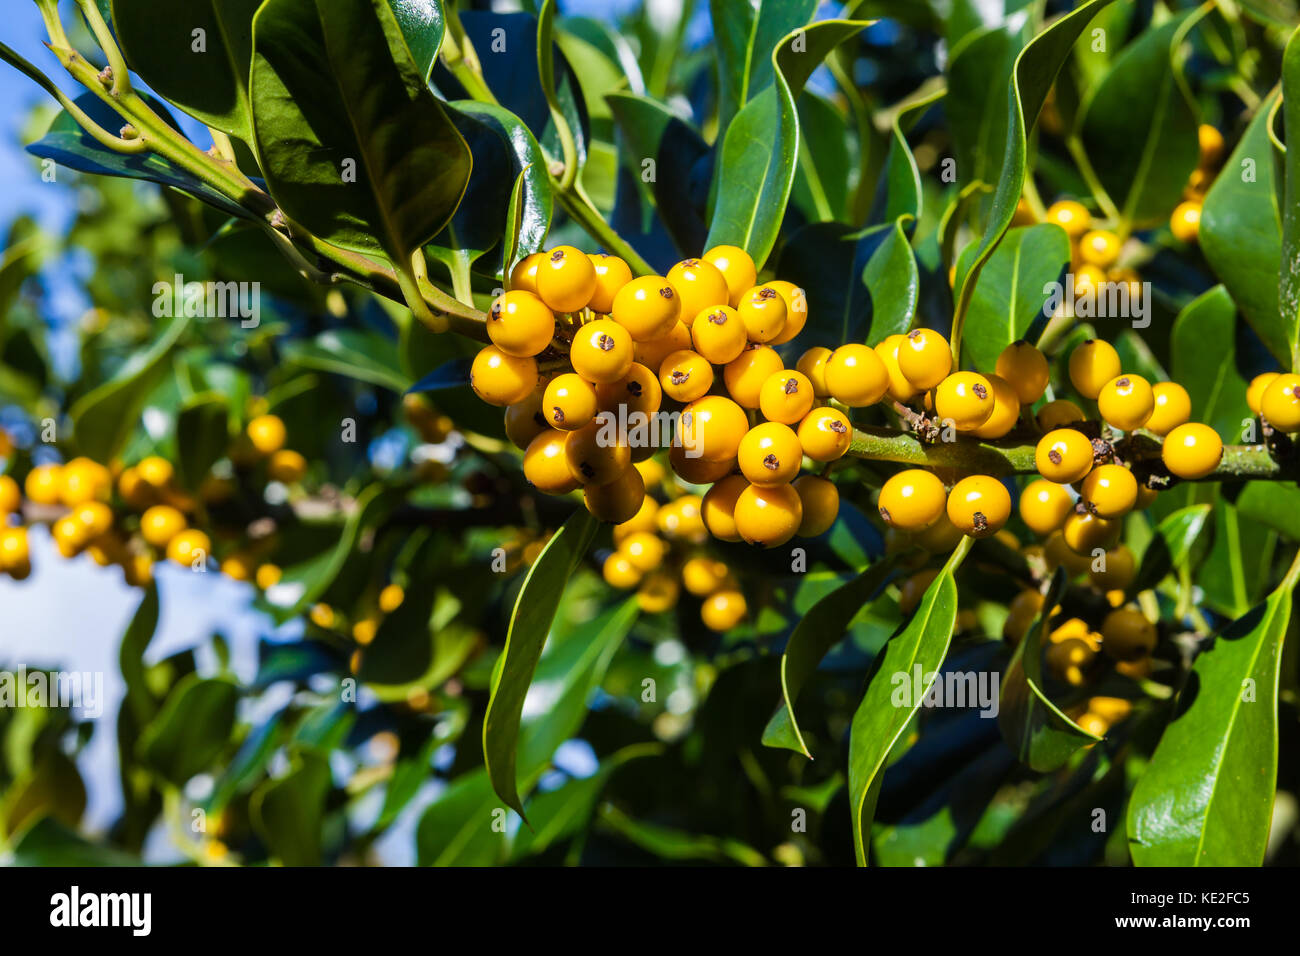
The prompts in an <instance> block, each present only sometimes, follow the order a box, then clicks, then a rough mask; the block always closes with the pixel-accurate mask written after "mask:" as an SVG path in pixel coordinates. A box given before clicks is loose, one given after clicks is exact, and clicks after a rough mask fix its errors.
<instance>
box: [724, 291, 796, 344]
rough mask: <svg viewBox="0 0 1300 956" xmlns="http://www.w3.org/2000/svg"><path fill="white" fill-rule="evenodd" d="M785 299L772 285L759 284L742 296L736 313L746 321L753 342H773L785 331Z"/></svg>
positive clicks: (746, 331)
mask: <svg viewBox="0 0 1300 956" xmlns="http://www.w3.org/2000/svg"><path fill="white" fill-rule="evenodd" d="M786 312H787V310H786V307H785V299H783V298H781V293H779V292H777V291H776V289H773V288H772V287H771V286H759V287H758V288H756V289H751V290H750V291H748V292H746V293H745V294H744V295H742V296H741V297H740V301H739V302H738V303H737V304H736V314H737V315H739V316H740V320H741V321H742V322H744V323H745V334H746V335H747V336H748V337H749V340H750V341H751V342H771V341H773V340H775V339H776V338H777V337H778V336H780V335H781V333H782V332H784V331H785V319H786Z"/></svg>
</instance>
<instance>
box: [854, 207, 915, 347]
mask: <svg viewBox="0 0 1300 956" xmlns="http://www.w3.org/2000/svg"><path fill="white" fill-rule="evenodd" d="M885 228H886V230H887V231H886V235H885V240H884V242H882V243H881V244H880V245H879V246H878V247H877V248H876V251H875V252H873V253H872V254H871V258H870V259H868V260H867V264H866V266H865V267H864V268H863V270H862V284H863V285H865V286H866V287H867V292H868V294H869V295H870V296H871V330H870V332H868V334H867V338H866V342H867V344H868V345H875V344H876V343H877V342H881V341H883V340H884V339H887V338H888V337H889V336H891V335H895V334H898V333H902V332H906V331H907V330H908V329H910V328H911V327H912V320H913V319H914V318H915V317H916V300H917V295H918V294H919V291H920V286H921V276H920V273H919V272H918V271H917V268H916V256H915V254H913V252H912V246H911V244H910V243H909V242H908V241H907V234H906V233H904V232H903V225H902V222H901V221H898V222H895V223H894V224H893V225H892V226H887V227H885Z"/></svg>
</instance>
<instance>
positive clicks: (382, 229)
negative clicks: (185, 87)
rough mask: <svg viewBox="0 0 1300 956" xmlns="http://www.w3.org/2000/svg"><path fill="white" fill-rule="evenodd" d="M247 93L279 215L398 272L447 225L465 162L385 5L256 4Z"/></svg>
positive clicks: (343, 0)
mask: <svg viewBox="0 0 1300 956" xmlns="http://www.w3.org/2000/svg"><path fill="white" fill-rule="evenodd" d="M251 88H252V102H253V128H254V132H255V134H256V137H257V147H258V155H259V157H260V159H261V161H262V168H263V172H264V173H265V175H266V181H267V185H268V186H269V187H270V190H271V194H272V196H274V198H275V200H276V202H278V203H279V204H280V206H281V207H282V208H283V209H284V211H285V213H286V214H287V215H288V216H289V218H290V219H292V220H295V221H297V222H299V223H301V224H302V225H303V226H304V227H306V228H307V229H309V230H310V231H312V232H314V233H315V234H316V235H317V236H319V237H320V238H322V239H324V240H326V241H327V242H331V243H334V244H336V245H339V246H343V247H344V248H348V249H353V250H356V251H358V252H362V253H367V254H373V253H377V252H380V253H382V254H384V255H385V256H387V257H388V258H389V259H390V260H391V261H392V262H393V263H394V264H395V266H396V267H397V268H399V269H401V268H405V267H406V264H407V263H408V262H409V261H410V257H411V254H412V253H413V252H414V250H416V249H418V248H419V247H420V246H422V245H423V244H424V243H426V242H428V241H429V240H430V239H432V238H433V237H434V236H435V235H437V234H438V233H439V232H440V231H441V230H442V229H443V228H444V227H445V226H446V225H447V222H448V221H449V220H450V219H451V216H452V214H453V213H454V212H455V210H456V207H457V205H458V204H459V203H460V199H461V196H462V195H463V194H464V192H465V187H466V185H467V184H468V183H469V176H470V167H471V164H472V159H471V157H470V153H469V148H468V147H467V146H466V144H465V141H464V139H462V138H461V136H460V134H459V133H458V132H457V131H456V128H455V126H454V125H453V124H452V122H451V121H450V120H449V119H448V118H447V115H446V113H445V112H443V109H442V107H441V106H440V105H439V103H438V100H437V99H436V98H435V97H434V96H433V93H432V92H430V90H429V88H428V86H427V85H426V83H425V78H424V77H423V76H421V75H420V71H419V68H418V67H417V66H416V64H415V62H414V61H413V60H412V55H411V53H410V51H409V49H408V47H407V45H406V41H405V40H404V38H403V37H402V34H401V30H400V28H399V25H398V23H397V20H396V18H395V17H394V14H393V12H392V10H391V9H390V8H389V6H388V3H387V0H310V2H306V0H266V2H265V3H264V4H263V5H262V7H261V8H260V9H259V10H258V12H257V17H256V19H255V21H254V26H253V68H252V84H251ZM349 161H351V164H352V166H353V167H354V170H353V171H354V172H355V181H351V182H349V181H346V180H345V173H346V170H345V168H344V167H345V165H347V164H348V162H349Z"/></svg>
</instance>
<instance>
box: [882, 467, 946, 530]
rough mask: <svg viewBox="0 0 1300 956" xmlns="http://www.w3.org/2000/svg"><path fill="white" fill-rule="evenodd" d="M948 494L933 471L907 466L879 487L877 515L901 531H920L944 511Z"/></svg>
mask: <svg viewBox="0 0 1300 956" xmlns="http://www.w3.org/2000/svg"><path fill="white" fill-rule="evenodd" d="M946 504H947V494H946V492H945V491H944V488H943V482H942V481H940V480H939V478H938V476H936V475H935V474H934V473H933V472H929V471H926V470H924V469H922V468H908V469H906V470H904V471H900V472H899V473H898V474H896V475H892V476H891V477H890V478H889V480H888V481H886V482H885V484H884V486H883V487H882V488H881V489H880V500H879V508H880V517H881V518H883V519H884V520H885V523H886V524H888V525H890V526H891V527H894V528H897V529H899V530H900V531H920V530H921V529H922V528H926V527H928V526H929V525H931V524H933V523H934V521H935V520H936V519H937V518H938V517H939V516H940V515H941V514H943V512H944V508H945V506H946Z"/></svg>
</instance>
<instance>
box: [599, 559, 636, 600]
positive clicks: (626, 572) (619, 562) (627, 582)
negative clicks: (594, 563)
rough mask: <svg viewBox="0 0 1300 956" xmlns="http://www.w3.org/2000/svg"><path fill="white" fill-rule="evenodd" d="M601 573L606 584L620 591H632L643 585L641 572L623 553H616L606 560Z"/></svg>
mask: <svg viewBox="0 0 1300 956" xmlns="http://www.w3.org/2000/svg"><path fill="white" fill-rule="evenodd" d="M600 573H601V576H602V577H604V579H605V583H606V584H608V585H609V586H610V587H612V588H618V589H619V590H620V591H628V590H631V589H632V588H634V587H636V586H637V585H638V584H640V583H641V572H640V571H639V570H638V569H637V567H636V565H634V564H633V563H632V562H631V561H630V560H629V559H628V556H627V555H626V554H624V553H623V552H621V551H614V552H612V553H611V554H610V556H609V557H607V558H606V559H605V563H604V564H602V565H601V567H600Z"/></svg>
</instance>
